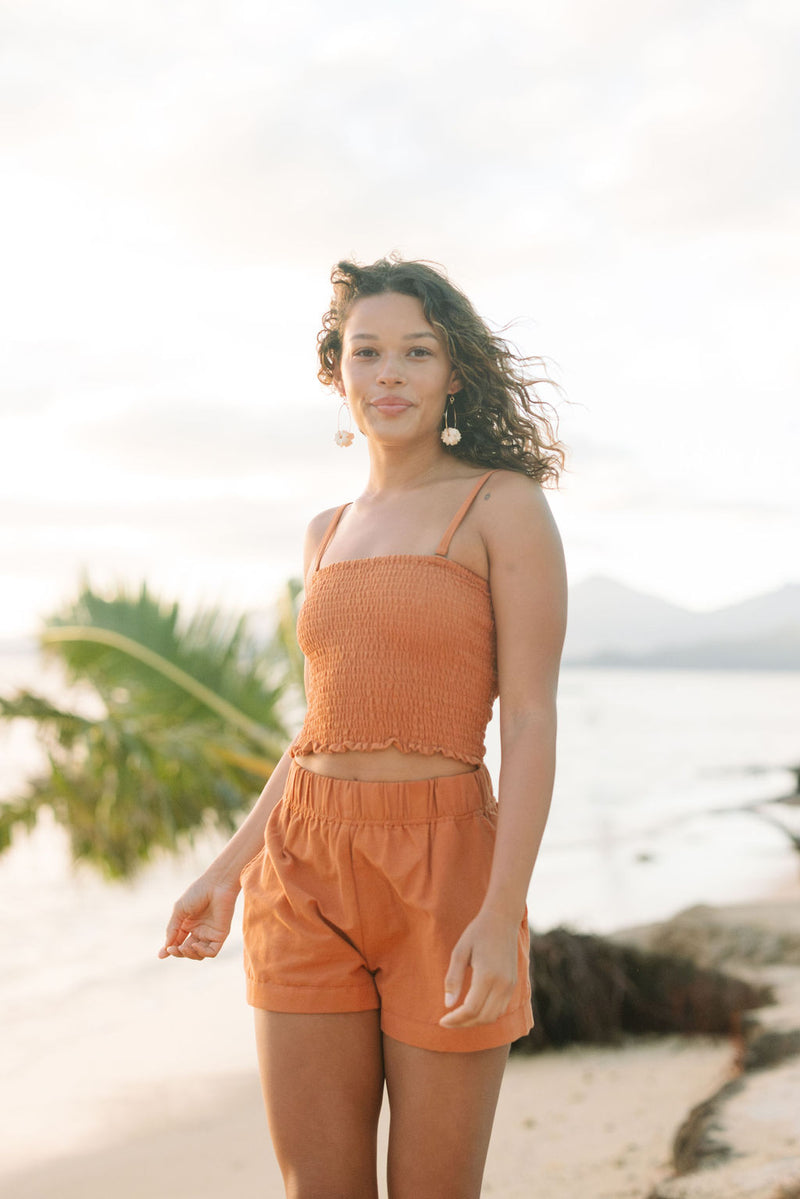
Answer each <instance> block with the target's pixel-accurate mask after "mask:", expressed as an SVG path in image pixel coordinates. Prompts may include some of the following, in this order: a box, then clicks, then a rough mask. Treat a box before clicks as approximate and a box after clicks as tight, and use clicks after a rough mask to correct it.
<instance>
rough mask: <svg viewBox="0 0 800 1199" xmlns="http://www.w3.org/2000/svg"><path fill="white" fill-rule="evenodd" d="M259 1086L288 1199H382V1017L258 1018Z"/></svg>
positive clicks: (286, 1015) (279, 1014) (262, 1015)
mask: <svg viewBox="0 0 800 1199" xmlns="http://www.w3.org/2000/svg"><path fill="white" fill-rule="evenodd" d="M255 1020H256V1042H257V1045H258V1060H259V1067H260V1070H261V1086H262V1089H263V1092H264V1104H265V1106H266V1109H267V1119H268V1121H269V1128H270V1133H271V1135H272V1143H273V1145H274V1147H275V1154H276V1157H277V1159H278V1165H279V1166H280V1168H281V1173H282V1174H283V1181H284V1185H285V1187H286V1194H287V1196H288V1197H289V1199H353V1197H354V1196H356V1195H357V1196H359V1199H362V1197H363V1199H377V1195H378V1186H377V1164H376V1141H377V1128H378V1115H379V1113H380V1107H381V1100H382V1098H383V1051H382V1046H381V1034H380V1013H379V1012H377V1011H371V1012H347V1013H342V1014H336V1015H320V1016H305V1015H295V1014H293V1013H292V1014H290V1013H288V1012H265V1011H262V1010H260V1009H257V1010H256V1013H255Z"/></svg>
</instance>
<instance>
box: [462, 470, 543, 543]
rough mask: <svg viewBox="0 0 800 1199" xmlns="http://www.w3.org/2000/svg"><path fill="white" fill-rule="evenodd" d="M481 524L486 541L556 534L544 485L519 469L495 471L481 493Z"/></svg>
mask: <svg viewBox="0 0 800 1199" xmlns="http://www.w3.org/2000/svg"><path fill="white" fill-rule="evenodd" d="M481 495H482V496H483V499H484V501H485V502H484V503H483V504H481V505H480V513H481V525H482V531H483V533H484V536H485V537H486V538H487V539H488V540H492V541H496V540H498V539H499V540H501V541H507V540H511V541H513V540H515V539H517V538H519V537H520V536H522V537H524V536H525V535H526V534H527V535H528V536H530V535H531V534H535V533H536V532H538V533H539V535H541V534H542V533H544V534H545V535H546V536H550V537H552V536H553V535H555V536H556V537H557V532H556V527H555V522H554V520H553V515H552V513H551V511H550V505H549V504H548V502H547V496H546V495H545V491H544V488H543V487H542V485H541V483H539V482H538V481H537V480H536V479H532V478H531V477H530V475H526V474H523V472H522V471H518V470H496V471H494V472H493V473H492V475H491V478H489V479H488V480H487V482H486V484H485V486H484V488H483V490H482V492H481Z"/></svg>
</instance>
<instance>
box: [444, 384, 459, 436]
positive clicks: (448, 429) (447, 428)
mask: <svg viewBox="0 0 800 1199" xmlns="http://www.w3.org/2000/svg"><path fill="white" fill-rule="evenodd" d="M448 405H449V407H451V408H452V409H453V423H452V425H448V423H447V407H448ZM460 440H461V433H460V431H459V429H458V428H457V426H456V397H455V396H448V397H447V405H445V410H444V428H443V429H442V441H443V442H444V444H445V445H458V443H459V441H460Z"/></svg>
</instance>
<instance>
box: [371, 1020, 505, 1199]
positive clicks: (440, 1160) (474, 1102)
mask: <svg viewBox="0 0 800 1199" xmlns="http://www.w3.org/2000/svg"><path fill="white" fill-rule="evenodd" d="M383 1055H384V1069H385V1072H386V1088H387V1092H388V1095H389V1107H390V1112H391V1117H390V1123H389V1162H388V1180H389V1196H390V1199H478V1196H479V1195H480V1190H481V1180H482V1178H483V1170H484V1166H485V1163H486V1153H487V1150H488V1148H489V1138H490V1136H491V1132H492V1122H493V1120H494V1113H495V1108H496V1106H497V1098H498V1095H499V1094H500V1084H501V1082H502V1079H503V1071H504V1069H505V1065H506V1060H507V1058H508V1046H507V1045H503V1046H501V1047H500V1048H499V1049H481V1050H478V1051H476V1052H474V1053H439V1052H436V1051H435V1050H430V1049H417V1048H416V1047H415V1046H413V1045H405V1044H403V1043H402V1042H400V1041H396V1040H394V1039H393V1038H392V1037H387V1036H385V1037H384V1040H383Z"/></svg>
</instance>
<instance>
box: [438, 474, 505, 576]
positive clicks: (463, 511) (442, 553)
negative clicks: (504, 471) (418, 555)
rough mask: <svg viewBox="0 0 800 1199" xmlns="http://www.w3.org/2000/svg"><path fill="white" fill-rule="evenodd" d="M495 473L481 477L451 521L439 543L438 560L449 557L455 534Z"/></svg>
mask: <svg viewBox="0 0 800 1199" xmlns="http://www.w3.org/2000/svg"><path fill="white" fill-rule="evenodd" d="M494 473H495V472H494V471H493V470H490V471H487V473H486V474H485V475H481V477H480V478H479V479H478V482H477V483H476V484H475V486H474V487H473V489H472V491H471V492H470V493H469V495H468V496H467V498H466V499H465V500H464V503H463V504H462V505H461V507H460V508H459V510H458V512H456V514H455V516H454V517H453V519H452V520H451V521H450V524H449V525H448V526H447V528H446V529H445V531H444V536H443V537H442V540H441V541H440V542H439V544H438V546H437V547H436V557H438V558H446V557H447V551H448V550H449V549H450V542H451V541H452V539H453V534H454V533H455V531H456V529H457V528H458V526H459V525H460V524H461V522H462V520H463V519H464V517H465V516H466V515H467V513H468V512H469V509H470V506H471V505H472V502H473V500H474V499H475V497H476V496H477V494H478V492H479V491H480V489H481V488H482V487H483V485H484V483H485V482H486V480H487V479H489V478H491V476H492V475H493V474H494Z"/></svg>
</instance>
